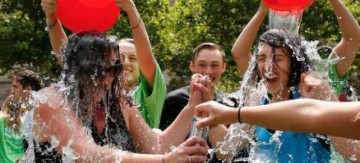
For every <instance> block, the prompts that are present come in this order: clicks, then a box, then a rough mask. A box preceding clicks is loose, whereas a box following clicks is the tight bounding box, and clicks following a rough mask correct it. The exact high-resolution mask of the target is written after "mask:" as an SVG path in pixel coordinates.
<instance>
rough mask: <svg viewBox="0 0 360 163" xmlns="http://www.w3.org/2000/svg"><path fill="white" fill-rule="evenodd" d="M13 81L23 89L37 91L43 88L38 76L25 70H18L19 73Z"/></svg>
mask: <svg viewBox="0 0 360 163" xmlns="http://www.w3.org/2000/svg"><path fill="white" fill-rule="evenodd" d="M15 80H17V81H18V82H19V83H21V86H22V87H23V89H24V88H26V87H29V86H30V87H31V89H32V90H34V91H38V90H40V89H41V88H43V87H44V83H43V80H42V78H41V77H40V75H39V74H37V73H35V72H33V71H30V70H26V69H23V70H20V72H19V73H17V74H16V76H15Z"/></svg>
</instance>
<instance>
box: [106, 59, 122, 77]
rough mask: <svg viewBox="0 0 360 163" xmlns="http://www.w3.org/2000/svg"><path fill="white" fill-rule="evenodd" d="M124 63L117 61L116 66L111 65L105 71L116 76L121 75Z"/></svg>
mask: <svg viewBox="0 0 360 163" xmlns="http://www.w3.org/2000/svg"><path fill="white" fill-rule="evenodd" d="M122 67H123V66H122V63H121V62H120V60H117V61H116V62H115V64H114V65H111V66H109V67H105V71H106V72H107V73H111V74H114V75H115V76H117V75H119V74H120V72H121V70H122Z"/></svg>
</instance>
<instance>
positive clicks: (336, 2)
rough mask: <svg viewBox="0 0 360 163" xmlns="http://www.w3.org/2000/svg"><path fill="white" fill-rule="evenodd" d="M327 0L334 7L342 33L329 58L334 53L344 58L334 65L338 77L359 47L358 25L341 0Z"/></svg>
mask: <svg viewBox="0 0 360 163" xmlns="http://www.w3.org/2000/svg"><path fill="white" fill-rule="evenodd" d="M329 1H330V4H331V6H332V7H333V9H334V12H335V15H336V17H337V21H338V24H339V28H340V32H341V35H342V36H341V40H340V42H339V43H338V44H337V45H336V47H335V48H334V50H333V52H332V53H331V55H330V58H331V57H335V56H336V55H337V56H339V57H340V58H344V59H343V60H341V61H340V62H339V63H338V64H337V65H336V71H337V73H338V75H339V77H342V76H343V75H345V73H346V71H347V70H348V68H349V67H350V66H351V64H352V63H353V61H354V59H355V54H356V51H357V50H358V49H359V47H360V26H359V24H358V23H357V21H356V19H355V18H354V17H353V16H352V15H351V12H350V11H349V10H348V9H347V8H346V6H345V5H344V3H343V2H342V1H340V0H329Z"/></svg>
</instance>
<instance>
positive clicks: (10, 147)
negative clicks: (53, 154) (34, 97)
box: [0, 70, 43, 163]
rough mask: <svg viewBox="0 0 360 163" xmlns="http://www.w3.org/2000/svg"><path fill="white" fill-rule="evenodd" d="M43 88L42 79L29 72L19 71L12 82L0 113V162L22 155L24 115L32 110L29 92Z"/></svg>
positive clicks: (7, 161) (23, 149)
mask: <svg viewBox="0 0 360 163" xmlns="http://www.w3.org/2000/svg"><path fill="white" fill-rule="evenodd" d="M42 87H43V82H42V79H41V78H40V77H39V75H38V74H36V73H34V72H32V71H30V70H21V71H20V72H19V73H18V74H17V75H16V76H15V78H14V80H13V82H12V88H11V94H10V96H8V97H7V98H6V100H5V102H4V104H3V106H2V108H1V111H0V162H1V163H12V162H15V161H16V160H18V159H19V158H20V157H22V156H23V155H24V151H25V147H24V136H23V134H22V131H21V126H22V124H23V115H24V113H25V112H26V111H27V110H29V109H32V106H31V105H30V104H29V103H28V100H29V95H30V92H31V91H33V90H34V91H38V90H40V89H41V88H42Z"/></svg>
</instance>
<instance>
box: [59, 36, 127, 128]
mask: <svg viewBox="0 0 360 163" xmlns="http://www.w3.org/2000/svg"><path fill="white" fill-rule="evenodd" d="M112 52H114V53H117V54H119V55H120V53H119V46H118V44H117V43H116V41H115V40H110V39H107V38H106V37H105V36H104V35H103V34H102V33H100V32H97V31H86V32H81V33H77V34H74V35H72V36H70V37H69V41H68V43H67V45H66V46H65V48H64V51H63V53H64V57H65V65H64V69H63V74H62V75H63V82H64V86H65V87H66V88H67V89H68V92H67V93H66V94H67V103H68V104H70V106H71V107H72V108H73V109H74V111H75V112H76V114H77V115H78V116H80V117H81V119H82V120H83V123H84V125H88V124H90V123H91V121H92V117H91V116H92V104H93V97H94V95H96V93H100V92H104V91H105V89H106V88H105V84H104V80H105V76H106V74H107V73H110V71H111V73H114V70H115V69H116V66H118V68H117V69H118V70H117V71H121V62H120V63H117V65H111V63H110V59H111V55H112ZM114 66H115V67H114ZM119 66H120V67H119ZM119 69H120V70H119ZM114 75H116V74H114Z"/></svg>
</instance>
